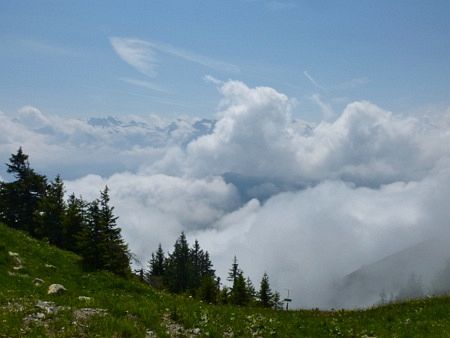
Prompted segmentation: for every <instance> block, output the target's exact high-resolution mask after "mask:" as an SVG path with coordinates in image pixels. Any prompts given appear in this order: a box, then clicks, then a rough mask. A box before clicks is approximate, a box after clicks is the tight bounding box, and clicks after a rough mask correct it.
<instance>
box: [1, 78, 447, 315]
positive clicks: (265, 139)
mask: <svg viewBox="0 0 450 338" xmlns="http://www.w3.org/2000/svg"><path fill="white" fill-rule="evenodd" d="M218 86H219V88H218V89H219V91H220V93H221V94H222V100H221V102H220V105H219V107H220V108H219V112H218V113H217V118H216V120H214V121H209V120H200V119H194V118H191V119H187V118H185V119H178V120H174V121H166V120H164V119H161V118H158V117H155V116H153V117H122V118H120V119H113V118H108V119H91V120H89V121H82V120H77V119H68V118H62V117H56V116H49V115H46V114H42V113H41V112H40V111H38V110H37V109H35V108H32V107H24V108H23V109H21V110H20V111H19V113H18V114H17V116H15V117H12V116H8V115H7V114H0V144H1V145H2V147H1V150H0V155H1V156H2V158H7V156H8V154H9V153H11V152H13V151H14V150H15V149H16V148H17V147H18V146H19V145H23V146H24V148H25V151H26V152H28V153H30V154H31V156H32V161H33V163H35V162H37V163H38V164H39V166H40V168H42V169H43V171H44V172H49V170H48V169H49V168H54V167H57V168H59V169H60V170H62V174H63V176H64V175H66V174H68V175H69V178H70V180H69V181H68V182H67V190H68V191H75V192H76V193H77V194H82V195H83V196H84V197H86V198H94V197H96V196H97V194H98V191H99V190H100V189H101V188H102V187H103V186H104V185H105V184H107V185H108V186H109V187H110V188H111V194H112V195H111V198H112V202H113V204H114V205H115V206H116V211H117V214H118V215H119V216H120V219H119V223H120V225H121V226H122V229H123V233H124V236H125V238H126V239H127V240H128V242H129V243H130V248H131V250H132V251H133V252H135V253H136V254H137V255H138V257H139V258H140V259H141V260H142V261H143V262H145V260H146V259H148V257H149V255H150V253H151V252H152V251H153V250H154V249H155V248H156V246H157V244H158V243H159V242H161V243H162V245H163V247H164V248H165V249H166V250H169V249H170V247H171V245H172V244H173V242H174V240H175V239H176V237H177V235H178V234H179V232H180V231H182V230H184V231H185V232H186V233H187V235H188V238H190V239H193V238H198V239H199V240H200V243H201V245H202V247H205V248H206V249H207V250H209V251H210V253H211V256H212V259H213V262H214V263H215V267H216V269H217V272H218V273H219V275H221V276H222V277H224V276H225V275H226V271H227V269H228V268H229V265H230V263H231V260H232V257H233V255H237V257H238V259H239V261H240V263H241V267H242V268H243V269H244V272H246V273H248V274H249V275H250V277H251V278H252V279H253V280H254V281H255V282H257V281H258V279H259V278H260V276H261V275H262V273H263V272H264V271H267V272H268V273H269V275H270V276H271V280H272V282H273V286H274V287H275V288H277V289H279V290H280V291H283V290H284V289H285V288H289V289H291V290H292V291H293V298H294V302H295V305H296V306H303V307H315V306H321V307H328V306H330V304H331V303H330V299H332V298H333V294H332V293H333V288H332V285H333V283H335V282H336V281H337V280H339V279H341V278H342V277H344V276H345V275H346V274H348V273H350V272H352V271H354V270H356V269H358V268H359V267H361V266H362V265H365V264H370V263H372V262H374V261H376V260H378V259H381V258H383V257H385V256H386V255H388V254H392V253H395V252H396V251H399V250H401V249H404V248H406V247H408V246H411V245H413V244H415V243H418V242H420V241H422V240H424V239H427V238H433V237H440V238H445V237H446V236H447V234H448V231H447V228H448V222H449V221H448V220H450V211H449V210H450V209H449V208H448V207H446V201H448V199H449V197H450V146H449V144H450V123H449V121H450V118H449V117H450V114H449V111H447V112H443V113H442V114H441V115H439V116H438V115H437V116H435V117H433V118H432V119H430V118H420V117H411V116H400V115H396V114H394V113H391V112H389V111H386V110H383V109H382V108H380V107H378V106H376V105H374V104H372V103H370V102H365V101H361V102H354V103H351V104H349V105H348V106H347V107H346V108H345V109H344V111H343V112H342V113H341V114H340V115H339V116H337V117H336V118H335V120H333V121H323V122H320V123H315V124H313V123H307V122H305V121H301V120H299V119H297V118H295V117H293V115H292V107H293V105H295V104H296V102H295V100H293V99H290V98H288V97H287V96H286V95H284V94H282V93H279V92H277V91H276V90H274V89H272V88H267V87H256V88H250V87H248V86H247V85H245V84H244V83H242V82H239V81H228V82H225V83H218ZM88 174H89V175H88ZM74 178H76V179H74Z"/></svg>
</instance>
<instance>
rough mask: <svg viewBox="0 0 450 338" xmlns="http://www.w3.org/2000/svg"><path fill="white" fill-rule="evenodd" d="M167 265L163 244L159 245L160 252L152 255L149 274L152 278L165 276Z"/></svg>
mask: <svg viewBox="0 0 450 338" xmlns="http://www.w3.org/2000/svg"><path fill="white" fill-rule="evenodd" d="M165 264H166V256H165V255H164V251H163V249H162V246H161V243H159V245H158V250H156V253H152V258H151V260H150V264H149V272H150V275H151V276H155V277H156V276H158V277H159V276H162V275H164V271H165V269H166V268H165Z"/></svg>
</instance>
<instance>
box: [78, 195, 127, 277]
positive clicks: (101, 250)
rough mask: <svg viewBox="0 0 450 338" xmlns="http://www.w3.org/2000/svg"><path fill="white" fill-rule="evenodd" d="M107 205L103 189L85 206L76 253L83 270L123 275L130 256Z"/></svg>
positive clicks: (106, 197)
mask: <svg viewBox="0 0 450 338" xmlns="http://www.w3.org/2000/svg"><path fill="white" fill-rule="evenodd" d="M109 201H110V199H109V189H108V187H105V189H104V190H103V191H102V192H101V194H100V199H99V200H95V201H93V202H91V203H90V204H89V206H88V209H87V217H86V227H85V229H83V231H82V232H81V234H80V236H79V246H80V252H81V255H82V256H83V261H84V263H85V265H86V267H88V268H91V269H104V270H108V271H112V272H114V273H116V274H121V275H126V274H128V273H129V272H130V253H129V251H128V247H127V245H126V244H125V242H124V241H123V239H122V237H121V234H120V228H118V227H117V224H116V221H117V217H115V216H114V213H113V210H114V207H111V206H110V205H109Z"/></svg>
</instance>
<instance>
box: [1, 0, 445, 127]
mask: <svg viewBox="0 0 450 338" xmlns="http://www.w3.org/2000/svg"><path fill="white" fill-rule="evenodd" d="M0 8H1V11H0V19H1V20H0V38H1V39H2V53H0V73H1V74H2V84H1V86H0V99H1V101H2V104H1V107H0V108H1V109H2V110H4V111H9V112H14V111H16V110H17V109H18V108H20V107H22V106H23V105H25V104H28V105H32V106H36V107H39V108H40V109H43V110H45V111H48V112H51V113H55V114H63V115H70V116H92V115H99V116H107V115H114V116H117V115H123V114H130V113H133V114H148V113H158V114H164V115H168V116H178V115H180V114H187V115H191V116H203V117H204V116H213V114H214V112H215V111H216V110H217V106H216V105H217V101H218V99H219V95H218V93H217V91H216V90H215V89H214V87H213V86H211V84H210V82H209V81H205V76H207V75H209V76H212V77H214V78H216V79H219V80H222V81H226V80H228V79H235V80H241V81H244V82H245V83H247V84H249V85H251V86H261V85H263V86H270V87H273V88H277V89H278V90H280V91H281V92H283V93H286V94H287V95H289V96H290V97H294V98H296V99H297V100H298V105H297V107H296V108H295V113H296V115H298V116H299V117H302V118H306V119H308V120H311V119H315V120H320V119H321V118H322V117H323V115H325V116H327V117H329V116H330V115H333V112H334V110H340V109H342V108H343V107H344V106H345V105H346V104H347V103H349V102H351V101H354V100H361V99H366V100H370V101H375V102H377V103H378V104H380V105H382V106H383V107H385V108H386V109H389V110H395V111H399V112H411V111H417V110H418V109H419V108H427V109H432V107H435V106H445V105H447V104H448V101H449V99H448V92H447V89H448V85H449V79H450V67H449V64H448V61H447V60H448V59H449V58H450V41H449V39H448V33H449V30H450V23H449V21H448V13H449V10H450V5H449V4H448V1H433V3H432V4H431V3H428V2H423V1H395V2H393V1H376V2H374V1H367V0H363V1H332V2H331V1H328V2H327V1H289V0H286V1H284V0H239V1H226V2H223V1H221V2H218V1H131V2H126V3H125V2H122V1H95V2H92V1H76V2H73V1H39V2H36V1H14V2H9V1H2V3H1V4H0ZM430 106H431V107H430Z"/></svg>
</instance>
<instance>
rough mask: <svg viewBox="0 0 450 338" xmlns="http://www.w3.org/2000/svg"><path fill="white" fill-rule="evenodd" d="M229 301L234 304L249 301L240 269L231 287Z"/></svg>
mask: <svg viewBox="0 0 450 338" xmlns="http://www.w3.org/2000/svg"><path fill="white" fill-rule="evenodd" d="M231 302H232V303H233V304H235V305H247V304H248V303H249V302H250V295H249V293H248V290H247V284H246V282H245V277H244V273H243V272H242V271H241V270H239V272H238V274H237V276H236V278H235V280H234V283H233V287H232V288H231Z"/></svg>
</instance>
